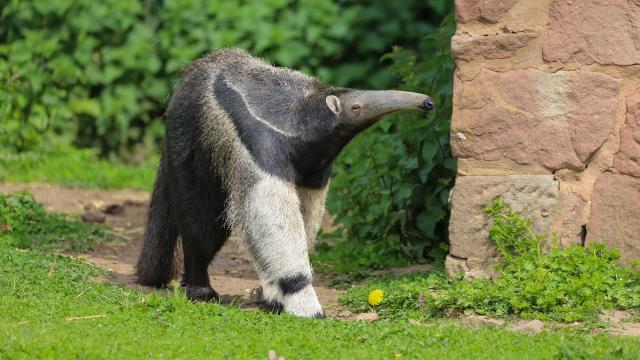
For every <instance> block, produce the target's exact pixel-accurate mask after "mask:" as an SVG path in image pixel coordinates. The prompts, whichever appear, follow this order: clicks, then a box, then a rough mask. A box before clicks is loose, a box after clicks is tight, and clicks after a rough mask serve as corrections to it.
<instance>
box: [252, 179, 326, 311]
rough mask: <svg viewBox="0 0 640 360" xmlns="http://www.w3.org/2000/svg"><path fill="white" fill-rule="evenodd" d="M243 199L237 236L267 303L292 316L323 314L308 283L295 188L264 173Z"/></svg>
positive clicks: (301, 222)
mask: <svg viewBox="0 0 640 360" xmlns="http://www.w3.org/2000/svg"><path fill="white" fill-rule="evenodd" d="M245 199H246V200H245V206H244V211H243V213H244V214H243V215H244V216H243V217H244V221H245V224H244V231H243V232H244V234H243V235H244V237H245V241H246V243H247V245H248V247H249V250H250V251H251V253H252V255H253V258H254V261H255V266H256V270H257V272H258V275H259V276H260V281H261V282H262V289H263V297H264V300H265V301H266V303H267V305H268V306H270V307H272V308H273V309H274V310H284V311H285V312H288V313H291V314H294V315H297V316H304V317H321V316H323V312H322V307H321V306H320V303H319V302H318V298H317V296H316V293H315V291H314V289H313V287H312V285H311V277H312V272H311V265H310V263H309V256H308V251H307V234H306V232H305V226H304V221H303V218H302V214H301V213H300V201H299V199H298V195H297V193H296V188H295V186H294V185H292V184H290V183H287V182H284V181H282V180H279V179H277V178H275V177H271V176H265V177H264V178H262V179H261V180H260V181H258V182H257V183H256V184H255V185H254V186H253V187H252V188H251V189H250V191H249V193H248V194H247V195H246V198H245Z"/></svg>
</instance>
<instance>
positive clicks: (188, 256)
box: [181, 219, 229, 301]
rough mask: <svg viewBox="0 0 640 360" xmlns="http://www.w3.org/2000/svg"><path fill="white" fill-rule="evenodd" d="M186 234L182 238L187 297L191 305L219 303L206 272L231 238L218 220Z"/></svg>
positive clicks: (212, 220) (184, 283)
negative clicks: (215, 301) (192, 303)
mask: <svg viewBox="0 0 640 360" xmlns="http://www.w3.org/2000/svg"><path fill="white" fill-rule="evenodd" d="M203 221H204V220H203ZM183 230H184V231H183V232H182V234H181V237H182V249H183V252H184V273H183V274H182V286H183V288H184V290H185V292H186V294H187V297H189V299H191V300H192V301H210V300H216V299H218V294H217V293H216V292H215V291H214V290H213V288H212V287H211V284H210V283H209V274H208V272H207V269H208V267H209V264H210V263H211V261H212V260H213V257H214V256H215V254H216V253H217V252H218V251H219V250H220V248H221V247H222V245H223V244H224V242H225V241H226V240H227V238H228V237H229V232H228V231H226V230H225V229H224V227H223V226H221V225H220V224H218V223H217V222H216V221H215V219H210V220H209V221H208V222H203V223H201V224H198V226H195V227H191V226H190V227H189V228H188V229H183Z"/></svg>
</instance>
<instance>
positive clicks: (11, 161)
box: [0, 147, 158, 190]
mask: <svg viewBox="0 0 640 360" xmlns="http://www.w3.org/2000/svg"><path fill="white" fill-rule="evenodd" d="M157 164H158V157H157V156H153V157H152V158H150V159H148V160H147V161H145V162H144V163H142V164H140V165H133V164H125V163H122V162H115V161H108V160H105V159H101V158H99V157H98V156H97V155H96V153H95V152H94V151H92V150H89V149H76V148H72V147H54V148H51V149H46V150H40V151H35V152H25V153H19V154H16V153H7V152H2V151H0V181H11V182H49V183H55V184H60V185H68V186H81V187H90V188H99V189H125V188H133V189H140V190H150V189H151V186H152V185H153V180H154V177H155V170H156V168H157Z"/></svg>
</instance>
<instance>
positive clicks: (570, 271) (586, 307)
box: [341, 199, 640, 322]
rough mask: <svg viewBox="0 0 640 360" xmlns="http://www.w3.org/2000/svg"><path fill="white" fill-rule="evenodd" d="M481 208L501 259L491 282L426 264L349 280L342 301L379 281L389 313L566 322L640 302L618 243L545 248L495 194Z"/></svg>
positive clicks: (360, 296) (361, 298) (359, 300)
mask: <svg viewBox="0 0 640 360" xmlns="http://www.w3.org/2000/svg"><path fill="white" fill-rule="evenodd" d="M486 212H487V214H489V215H490V216H491V218H492V219H493V226H492V228H491V232H490V237H491V241H492V242H493V243H494V244H495V245H496V247H497V248H498V250H499V253H500V255H501V256H502V259H503V261H502V262H501V263H500V264H499V265H498V269H499V270H500V274H499V276H498V278H497V279H496V280H495V281H494V282H492V281H489V280H481V279H475V280H464V279H447V278H446V277H445V276H444V274H442V273H438V272H431V273H426V274H420V275H411V276H409V277H404V278H396V279H390V278H387V279H383V280H380V281H376V282H372V283H370V284H367V285H365V286H359V287H354V288H352V289H350V290H349V291H348V292H347V293H346V294H345V295H344V296H343V297H342V298H341V301H342V302H343V303H345V304H346V305H348V306H350V307H352V308H354V309H355V310H359V311H362V310H365V309H366V308H367V305H366V301H367V300H366V299H367V294H368V292H369V291H370V290H372V289H376V288H380V289H383V290H384V291H385V294H387V295H386V296H387V297H386V299H385V300H384V301H383V303H382V304H381V305H380V307H379V309H378V310H379V312H380V314H382V315H383V316H388V317H397V316H407V315H410V316H421V317H422V316H436V315H443V314H456V313H460V312H463V311H472V312H475V313H478V314H488V315H492V316H507V315H518V316H521V317H523V318H540V319H551V320H558V321H566V322H572V321H576V320H593V319H595V317H596V315H597V314H598V313H600V312H601V311H602V310H606V309H611V308H617V309H633V308H637V307H638V306H640V272H638V271H637V270H636V269H634V268H631V267H620V266H619V265H618V263H617V261H618V259H619V256H618V252H617V251H615V250H611V249H607V248H606V247H605V246H604V245H602V244H591V245H589V246H588V247H584V248H583V247H580V246H571V247H568V248H566V249H562V248H559V247H558V246H557V244H551V246H550V249H549V251H548V252H546V253H543V252H541V251H540V249H541V248H542V247H543V246H544V245H545V242H546V240H545V239H543V238H542V237H538V236H535V235H533V234H532V232H531V225H530V221H529V220H525V219H522V218H521V217H520V216H519V215H517V214H516V213H515V212H513V211H512V210H511V209H510V208H508V207H507V206H506V205H505V204H504V203H503V202H502V201H501V200H500V199H496V200H495V201H494V202H492V203H491V204H490V205H489V206H488V207H487V208H486Z"/></svg>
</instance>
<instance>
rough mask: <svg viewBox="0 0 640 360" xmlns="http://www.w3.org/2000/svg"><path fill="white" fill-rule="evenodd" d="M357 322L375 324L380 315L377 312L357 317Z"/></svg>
mask: <svg viewBox="0 0 640 360" xmlns="http://www.w3.org/2000/svg"><path fill="white" fill-rule="evenodd" d="M355 320H356V321H366V322H374V321H378V314H377V313H375V312H368V313H362V314H358V315H356V318H355Z"/></svg>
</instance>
